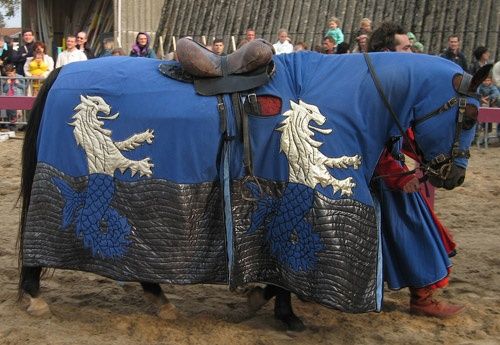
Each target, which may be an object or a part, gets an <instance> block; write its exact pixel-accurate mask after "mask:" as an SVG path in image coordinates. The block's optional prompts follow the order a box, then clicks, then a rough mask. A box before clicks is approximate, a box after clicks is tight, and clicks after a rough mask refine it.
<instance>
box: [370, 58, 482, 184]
mask: <svg viewBox="0 0 500 345" xmlns="http://www.w3.org/2000/svg"><path fill="white" fill-rule="evenodd" d="M363 55H364V58H365V61H366V65H367V66H368V70H369V71H370V75H371V77H372V80H373V83H374V84H375V87H376V89H377V91H378V93H379V95H380V97H381V98H382V101H383V103H384V105H385V107H386V108H387V110H388V111H389V113H390V114H391V116H392V118H393V119H394V122H395V123H396V125H397V127H398V130H399V132H400V133H401V136H402V137H403V139H404V140H405V141H406V142H407V144H408V146H409V147H410V150H411V151H412V153H413V154H414V155H415V157H416V158H417V159H416V161H417V163H418V164H419V165H420V167H419V169H420V170H422V171H423V174H424V176H425V175H433V176H436V177H439V178H441V179H443V180H446V179H447V178H448V176H449V174H450V172H451V168H452V166H453V164H454V161H455V158H461V157H465V158H469V157H470V152H469V150H468V149H467V150H460V149H459V146H460V135H461V134H462V129H463V127H464V115H465V108H466V106H467V97H476V96H475V95H473V94H472V93H470V92H469V91H468V88H469V85H470V82H471V80H472V76H471V75H470V74H468V73H464V74H463V77H462V81H461V82H460V86H459V88H458V96H456V97H453V98H451V99H450V100H448V101H447V102H446V103H445V104H443V105H441V106H440V107H438V108H437V109H435V110H433V111H431V112H430V113H428V114H426V115H424V116H423V117H422V118H420V119H417V120H415V121H414V124H413V127H416V126H417V125H419V124H421V123H423V122H424V121H427V120H429V119H431V118H433V117H434V116H437V115H439V114H441V113H443V112H445V111H447V110H449V109H450V108H452V107H453V106H455V105H456V104H457V103H458V113H457V121H456V128H455V135H454V139H453V144H452V147H451V152H450V154H449V155H445V154H440V155H438V156H437V157H435V158H433V159H432V160H431V161H430V162H428V163H424V162H423V161H422V159H420V156H419V155H418V154H417V152H416V149H415V147H414V145H413V141H411V140H410V138H409V137H408V135H407V134H406V131H404V130H403V126H402V125H401V122H400V121H399V118H398V117H397V115H396V112H395V111H394V109H393V108H392V106H391V104H390V103H389V100H388V99H387V97H386V95H385V93H384V90H383V89H382V84H381V83H380V79H379V78H378V76H377V74H376V72H375V68H374V67H373V64H372V62H371V58H370V56H369V55H368V53H363ZM433 166H438V167H439V168H433ZM414 172H415V170H412V171H408V172H406V173H401V174H397V175H406V174H410V173H414ZM391 176H392V175H391ZM381 177H386V176H380V177H379V178H381Z"/></svg>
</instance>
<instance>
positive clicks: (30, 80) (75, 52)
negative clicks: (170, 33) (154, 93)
mask: <svg viewBox="0 0 500 345" xmlns="http://www.w3.org/2000/svg"><path fill="white" fill-rule="evenodd" d="M150 43H151V38H150V37H149V35H148V34H147V33H145V32H139V33H138V34H137V36H136V40H135V43H134V45H133V46H132V49H131V51H130V53H129V56H133V57H147V58H156V55H155V52H154V50H153V49H152V48H151V47H150ZM103 47H104V49H103V52H102V53H101V54H100V55H99V56H95V54H94V51H93V50H92V49H91V48H90V46H89V44H88V39H87V33H86V32H85V31H80V32H78V33H77V34H76V35H72V34H70V35H67V36H66V38H65V49H64V50H63V51H61V52H60V53H59V54H58V55H57V58H56V60H55V63H54V59H53V58H52V56H50V54H49V52H47V47H46V45H45V44H44V43H43V42H41V41H37V40H36V39H35V34H34V32H33V30H30V29H27V30H24V31H23V32H22V42H21V45H20V47H19V49H18V50H14V49H13V41H12V40H10V39H9V38H8V37H6V38H4V37H0V71H1V74H2V78H1V81H2V82H1V89H2V93H3V95H6V96H25V95H30V96H36V95H37V94H38V91H39V90H40V86H41V84H42V83H43V80H44V79H45V78H47V76H48V75H49V73H50V72H52V70H53V69H54V68H58V67H62V66H64V65H67V64H69V63H72V62H76V61H85V60H89V59H94V58H96V57H106V56H125V55H126V54H125V51H124V50H123V49H122V48H115V47H114V41H113V39H105V40H104V42H103ZM21 116H22V112H21V111H19V110H7V111H6V120H7V121H6V122H7V124H0V128H7V129H8V130H17V128H18V126H17V121H18V119H19V118H20V117H21Z"/></svg>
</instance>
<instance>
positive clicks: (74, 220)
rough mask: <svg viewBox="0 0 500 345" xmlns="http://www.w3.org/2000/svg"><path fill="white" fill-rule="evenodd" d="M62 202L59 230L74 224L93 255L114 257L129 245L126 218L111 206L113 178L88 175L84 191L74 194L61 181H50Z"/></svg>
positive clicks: (129, 229) (121, 254) (77, 233)
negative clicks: (58, 191)
mask: <svg viewBox="0 0 500 345" xmlns="http://www.w3.org/2000/svg"><path fill="white" fill-rule="evenodd" d="M52 180H53V182H54V184H55V185H56V186H57V188H59V190H60V191H61V194H62V196H63V198H64V200H65V204H64V209H63V222H62V229H63V230H67V228H68V227H69V226H70V225H73V224H76V228H75V232H76V235H77V237H78V238H81V239H82V240H83V245H84V247H85V248H90V249H91V250H92V255H93V256H97V255H99V256H101V257H103V258H116V257H121V256H123V255H124V254H125V252H126V248H127V247H128V246H129V245H130V241H129V240H128V236H129V235H130V232H131V226H130V224H128V221H127V218H125V217H124V216H122V215H121V214H120V213H118V211H117V210H115V209H114V208H113V207H111V206H110V204H111V200H112V199H113V195H114V193H115V183H114V181H113V176H109V175H106V174H91V175H90V176H89V180H88V185H87V189H86V190H85V191H82V192H77V191H75V190H73V189H72V188H71V186H70V185H69V184H68V183H67V182H66V181H64V180H62V179H59V178H53V179H52Z"/></svg>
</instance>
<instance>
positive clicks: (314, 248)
mask: <svg viewBox="0 0 500 345" xmlns="http://www.w3.org/2000/svg"><path fill="white" fill-rule="evenodd" d="M246 187H247V188H248V189H250V191H251V193H252V195H253V196H254V197H255V198H258V202H257V209H256V210H255V212H253V214H252V219H251V224H250V227H249V229H248V231H247V233H254V232H255V231H256V230H257V229H258V228H259V227H261V226H262V225H263V224H265V229H266V234H265V238H266V241H267V242H268V243H269V244H270V248H271V254H272V255H273V256H275V257H276V258H277V259H278V260H279V261H280V262H281V263H283V264H285V265H287V266H288V267H289V268H291V269H292V270H293V271H308V270H311V269H313V268H314V266H315V265H316V262H317V261H318V258H317V253H318V252H319V251H321V250H322V249H323V244H322V243H321V240H320V237H319V235H318V234H317V233H315V232H313V227H312V225H311V224H310V223H309V222H308V221H307V220H306V215H307V214H308V213H309V212H310V210H311V208H312V206H313V201H314V190H313V189H312V188H309V187H307V186H305V185H303V184H298V183H288V184H287V186H286V188H285V190H284V192H283V196H282V197H281V198H278V199H273V198H271V197H270V196H268V195H264V196H261V194H260V191H259V188H258V187H257V185H255V184H254V183H247V184H246Z"/></svg>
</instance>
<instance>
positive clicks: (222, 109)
mask: <svg viewBox="0 0 500 345" xmlns="http://www.w3.org/2000/svg"><path fill="white" fill-rule="evenodd" d="M225 109H226V107H224V102H218V103H217V110H218V111H219V113H222V112H223V111H224V110H225Z"/></svg>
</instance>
